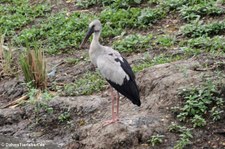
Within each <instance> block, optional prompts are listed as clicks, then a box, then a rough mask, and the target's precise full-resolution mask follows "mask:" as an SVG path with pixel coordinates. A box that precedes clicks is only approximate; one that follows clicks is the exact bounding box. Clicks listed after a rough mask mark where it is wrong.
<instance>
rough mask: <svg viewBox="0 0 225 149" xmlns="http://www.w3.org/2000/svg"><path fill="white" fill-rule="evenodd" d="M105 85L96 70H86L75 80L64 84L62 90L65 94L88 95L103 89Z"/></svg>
mask: <svg viewBox="0 0 225 149" xmlns="http://www.w3.org/2000/svg"><path fill="white" fill-rule="evenodd" d="M104 85H105V81H104V79H103V78H102V77H101V76H100V74H99V73H97V72H87V73H85V74H84V75H83V76H82V77H81V78H79V79H77V80H76V82H74V83H71V84H66V85H65V86H64V89H63V92H64V94H65V95H70V96H76V95H90V94H92V93H94V92H98V91H100V90H102V89H103V87H104Z"/></svg>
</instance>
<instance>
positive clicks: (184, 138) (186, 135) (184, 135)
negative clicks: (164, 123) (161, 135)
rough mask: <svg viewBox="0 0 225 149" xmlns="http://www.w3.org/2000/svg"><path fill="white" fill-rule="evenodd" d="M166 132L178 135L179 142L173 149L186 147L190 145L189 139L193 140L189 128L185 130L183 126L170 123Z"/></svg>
mask: <svg viewBox="0 0 225 149" xmlns="http://www.w3.org/2000/svg"><path fill="white" fill-rule="evenodd" d="M168 130H169V131H170V132H175V133H179V134H180V135H179V137H180V138H179V140H178V141H177V142H176V144H175V146H174V149H182V148H184V147H185V146H186V145H188V144H190V143H191V141H190V139H191V138H193V136H192V133H191V130H192V129H189V128H186V127H185V126H180V125H178V124H176V123H173V122H172V123H171V125H170V126H169V127H168Z"/></svg>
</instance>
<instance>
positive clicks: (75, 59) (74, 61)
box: [66, 58, 80, 65]
mask: <svg viewBox="0 0 225 149" xmlns="http://www.w3.org/2000/svg"><path fill="white" fill-rule="evenodd" d="M79 61H80V59H78V58H67V59H66V62H67V63H68V64H73V65H76V64H77V63H79Z"/></svg>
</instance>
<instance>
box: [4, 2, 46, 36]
mask: <svg viewBox="0 0 225 149" xmlns="http://www.w3.org/2000/svg"><path fill="white" fill-rule="evenodd" d="M10 3H11V4H10V5H7V4H3V5H2V4H1V5H0V14H1V18H0V28H1V29H2V30H3V32H4V33H5V34H6V36H7V37H8V36H11V37H12V36H13V35H14V34H15V33H16V30H19V29H21V28H22V27H23V26H25V25H27V24H29V23H30V22H31V21H33V20H34V19H35V18H37V17H40V16H44V15H45V14H46V12H48V11H49V10H50V7H48V6H47V5H44V4H39V5H34V6H30V5H29V0H25V1H23V0H18V1H16V0H13V1H10Z"/></svg>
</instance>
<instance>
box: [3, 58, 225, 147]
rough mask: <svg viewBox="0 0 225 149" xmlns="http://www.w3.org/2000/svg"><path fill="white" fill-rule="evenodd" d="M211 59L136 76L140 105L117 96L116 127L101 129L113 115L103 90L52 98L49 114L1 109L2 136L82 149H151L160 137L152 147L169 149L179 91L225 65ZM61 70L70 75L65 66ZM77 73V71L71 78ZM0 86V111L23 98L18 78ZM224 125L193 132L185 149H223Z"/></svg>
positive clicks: (157, 68) (163, 66)
mask: <svg viewBox="0 0 225 149" xmlns="http://www.w3.org/2000/svg"><path fill="white" fill-rule="evenodd" d="M50 59H52V58H50ZM56 59H57V60H59V58H56ZM62 59H63V57H62ZM209 59H210V58H209V57H208V56H205V55H201V56H198V57H193V58H190V59H188V60H182V61H177V62H173V63H166V64H161V65H156V66H153V67H151V68H147V69H145V70H143V71H142V72H140V73H138V74H137V83H138V86H139V89H140V92H141V102H142V106H141V107H136V106H134V105H133V104H131V103H130V102H129V101H128V100H127V99H125V98H123V97H121V100H120V101H121V102H120V105H121V109H120V121H119V122H118V123H115V124H112V125H108V126H103V122H104V121H105V120H107V119H109V118H110V115H111V111H110V106H111V101H110V97H109V96H108V93H107V90H104V91H103V92H101V93H98V94H94V95H91V96H75V97H68V96H67V97H61V96H57V97H54V99H52V100H51V101H50V102H49V104H48V106H49V107H52V108H53V109H54V111H53V113H48V112H46V111H45V110H43V111H39V112H38V113H35V110H34V105H32V104H25V105H24V106H19V107H15V108H3V109H0V118H1V121H0V134H1V135H4V136H8V137H9V138H10V137H13V138H14V139H15V138H19V140H21V138H22V140H23V141H28V142H33V141H34V142H40V143H45V144H47V145H49V146H50V147H51V145H53V146H54V145H57V146H58V147H59V148H60V147H62V146H63V147H65V148H84V149H89V148H121V149H122V148H135V149H136V148H137V149H139V148H140V149H142V148H149V146H148V145H147V140H148V139H149V137H150V136H151V135H154V134H162V135H164V136H165V138H164V141H163V143H162V144H160V145H158V146H156V147H153V148H173V146H174V145H175V143H176V140H177V138H178V135H176V134H174V133H170V132H168V126H169V125H170V123H171V122H172V121H175V117H174V115H173V113H172V112H171V109H170V108H171V107H172V106H174V105H176V104H177V102H179V99H178V97H177V95H178V89H180V88H185V87H188V86H190V85H191V84H199V83H200V82H201V81H202V77H204V76H206V77H213V76H214V75H215V71H214V69H203V68H204V67H203V65H204V64H206V63H210V66H212V67H213V66H216V64H217V62H218V61H217V60H219V61H220V62H221V61H223V62H225V58H219V57H217V58H212V59H211V60H210V61H209ZM59 61H60V60H59ZM88 65H90V64H86V67H87V68H88ZM59 69H65V71H66V70H68V71H69V70H71V68H70V69H69V68H67V67H63V66H62V67H61V68H59ZM65 71H64V72H65ZM79 71H80V70H79V69H76V71H75V72H73V73H77V72H79ZM58 72H60V71H58ZM73 73H72V72H70V74H73ZM68 77H69V76H68ZM0 85H1V89H3V88H5V89H7V88H11V89H12V91H9V90H5V92H3V93H4V96H5V97H9V98H8V99H7V98H1V100H0V101H1V103H0V106H3V105H6V104H7V103H8V102H10V101H11V100H13V99H14V97H16V95H17V96H18V97H19V96H20V94H22V93H23V90H22V88H23V85H21V81H20V80H19V79H15V78H14V79H10V80H8V81H4V82H1V83H0ZM7 91H8V92H7ZM10 97H11V98H10ZM63 112H68V113H69V114H70V119H69V121H66V122H59V121H58V116H59V115H60V114H61V113H63ZM37 121H38V122H37ZM224 124H225V121H224V118H222V119H221V121H219V122H217V123H216V124H207V126H206V127H205V128H199V129H197V130H196V131H195V132H193V136H194V138H197V139H195V140H192V144H190V145H189V146H188V148H196V149H197V148H224V147H225V146H224V139H225V138H224V137H225V136H224V134H223V133H218V132H224ZM222 130H223V131H222ZM16 140H17V139H16ZM3 141H4V140H3ZM5 142H7V140H5Z"/></svg>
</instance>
